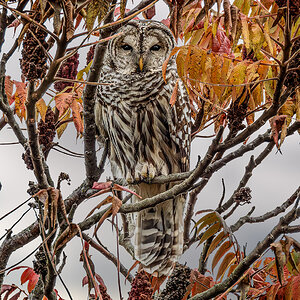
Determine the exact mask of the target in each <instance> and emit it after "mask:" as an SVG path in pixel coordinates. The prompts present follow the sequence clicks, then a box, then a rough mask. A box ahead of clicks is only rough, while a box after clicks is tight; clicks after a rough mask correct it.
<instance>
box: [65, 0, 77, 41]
mask: <svg viewBox="0 0 300 300" xmlns="http://www.w3.org/2000/svg"><path fill="white" fill-rule="evenodd" d="M64 3H65V24H64V25H65V27H66V33H67V34H66V37H67V40H70V39H71V38H72V37H73V35H74V32H75V27H74V15H73V12H74V6H73V3H72V1H71V0H67V1H65V2H64Z"/></svg>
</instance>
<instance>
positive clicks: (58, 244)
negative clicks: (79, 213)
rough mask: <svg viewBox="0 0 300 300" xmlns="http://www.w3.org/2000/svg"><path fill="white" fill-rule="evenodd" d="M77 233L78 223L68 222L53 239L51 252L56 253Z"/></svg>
mask: <svg viewBox="0 0 300 300" xmlns="http://www.w3.org/2000/svg"><path fill="white" fill-rule="evenodd" d="M77 233H78V225H77V224H74V223H70V224H69V226H68V227H67V228H66V229H65V230H64V231H63V232H62V233H61V235H60V236H59V237H58V238H57V240H56V241H55V244H54V250H53V252H54V253H56V252H57V251H58V250H59V249H60V248H62V247H64V246H65V245H66V244H67V243H68V242H69V241H70V240H71V239H72V238H73V237H74V236H75V235H77Z"/></svg>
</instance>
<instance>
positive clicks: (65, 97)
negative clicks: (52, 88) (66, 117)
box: [54, 93, 73, 117]
mask: <svg viewBox="0 0 300 300" xmlns="http://www.w3.org/2000/svg"><path fill="white" fill-rule="evenodd" d="M54 100H55V106H56V108H57V109H58V111H59V116H60V117H61V116H62V115H63V114H64V113H65V111H66V110H67V109H68V108H69V107H70V106H71V104H72V102H73V95H72V93H61V94H58V95H56V96H55V97H54Z"/></svg>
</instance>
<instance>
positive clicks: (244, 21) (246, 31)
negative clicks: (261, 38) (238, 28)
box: [241, 15, 250, 49]
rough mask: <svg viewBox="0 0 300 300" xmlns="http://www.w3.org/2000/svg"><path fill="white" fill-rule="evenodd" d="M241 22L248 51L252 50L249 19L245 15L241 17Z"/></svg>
mask: <svg viewBox="0 0 300 300" xmlns="http://www.w3.org/2000/svg"><path fill="white" fill-rule="evenodd" d="M241 22H242V34H243V39H244V43H245V47H246V48H247V49H249V48H250V33H249V28H248V19H247V17H246V16H245V15H241Z"/></svg>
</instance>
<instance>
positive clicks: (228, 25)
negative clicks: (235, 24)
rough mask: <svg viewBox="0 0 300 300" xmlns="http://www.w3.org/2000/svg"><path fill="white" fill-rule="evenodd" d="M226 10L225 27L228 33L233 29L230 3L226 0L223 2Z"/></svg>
mask: <svg viewBox="0 0 300 300" xmlns="http://www.w3.org/2000/svg"><path fill="white" fill-rule="evenodd" d="M223 9H224V27H225V30H226V32H230V31H231V28H232V20H231V12H230V1H229V0H224V2H223Z"/></svg>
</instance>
